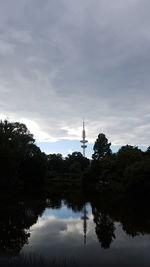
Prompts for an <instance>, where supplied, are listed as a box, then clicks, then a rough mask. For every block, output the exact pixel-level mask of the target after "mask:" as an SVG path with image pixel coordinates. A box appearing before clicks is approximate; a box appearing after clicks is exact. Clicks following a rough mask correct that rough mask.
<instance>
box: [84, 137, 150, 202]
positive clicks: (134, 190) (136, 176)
mask: <svg viewBox="0 0 150 267" xmlns="http://www.w3.org/2000/svg"><path fill="white" fill-rule="evenodd" d="M110 146H111V143H109V142H108V139H107V138H106V137H105V135H104V134H102V133H101V134H99V135H98V138H97V140H96V142H95V144H94V153H93V155H92V159H93V160H92V162H91V167H90V168H89V169H88V170H87V172H86V173H85V174H84V180H85V184H86V183H87V181H88V184H89V183H96V184H97V185H98V186H99V188H100V187H101V188H102V187H103V188H104V187H105V188H107V189H111V190H115V192H116V193H117V192H120V193H121V194H123V193H125V194H126V193H127V194H128V195H129V196H130V197H139V198H140V197H144V198H145V197H149V196H150V147H148V148H147V150H146V151H145V152H143V151H141V149H139V148H138V147H136V146H131V145H125V146H122V147H121V148H120V149H119V150H118V152H117V153H112V151H111V149H110Z"/></svg>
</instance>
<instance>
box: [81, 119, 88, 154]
mask: <svg viewBox="0 0 150 267" xmlns="http://www.w3.org/2000/svg"><path fill="white" fill-rule="evenodd" d="M85 138H86V133H85V122H83V130H82V140H81V141H80V142H81V143H82V145H81V147H82V148H83V157H85V149H86V148H87V146H86V143H87V142H88V141H87V140H86V139H85Z"/></svg>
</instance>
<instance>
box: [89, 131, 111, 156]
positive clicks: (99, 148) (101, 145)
mask: <svg viewBox="0 0 150 267" xmlns="http://www.w3.org/2000/svg"><path fill="white" fill-rule="evenodd" d="M110 146H111V143H108V139H107V138H106V136H105V134H103V133H100V134H99V135H98V138H97V139H96V141H95V144H94V147H93V150H94V153H93V155H92V158H93V159H94V160H100V159H102V158H103V157H105V156H107V155H110V154H111V149H110Z"/></svg>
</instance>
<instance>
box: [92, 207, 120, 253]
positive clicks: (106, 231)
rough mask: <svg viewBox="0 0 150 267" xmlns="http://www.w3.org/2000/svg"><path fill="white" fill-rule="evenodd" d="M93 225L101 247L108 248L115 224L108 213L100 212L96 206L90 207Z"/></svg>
mask: <svg viewBox="0 0 150 267" xmlns="http://www.w3.org/2000/svg"><path fill="white" fill-rule="evenodd" d="M92 211H93V216H94V219H93V220H94V222H95V224H96V226H95V232H96V235H97V238H98V240H99V242H100V243H101V247H102V248H109V247H110V244H111V242H112V241H113V239H114V238H115V234H114V231H115V226H114V222H113V220H112V219H111V218H110V217H109V215H107V214H105V213H104V212H102V211H101V210H100V209H97V208H96V207H95V208H93V209H92Z"/></svg>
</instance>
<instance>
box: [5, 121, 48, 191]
mask: <svg viewBox="0 0 150 267" xmlns="http://www.w3.org/2000/svg"><path fill="white" fill-rule="evenodd" d="M34 142H35V140H34V138H33V135H32V134H31V133H30V132H29V130H28V129H27V127H26V126H25V124H22V123H19V122H8V121H7V120H5V121H4V122H3V121H1V122H0V167H1V168H0V172H1V176H0V177H1V178H0V185H1V186H2V185H3V186H6V187H12V186H13V187H17V186H23V184H24V181H25V180H26V181H27V179H28V180H30V181H31V178H33V176H34V178H35V177H37V180H38V179H41V178H43V177H42V175H43V174H44V172H45V171H44V168H45V170H46V165H45V162H46V158H45V159H44V155H43V154H42V153H41V151H40V149H39V148H38V147H37V146H36V145H35V144H34ZM25 176H26V177H25Z"/></svg>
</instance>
